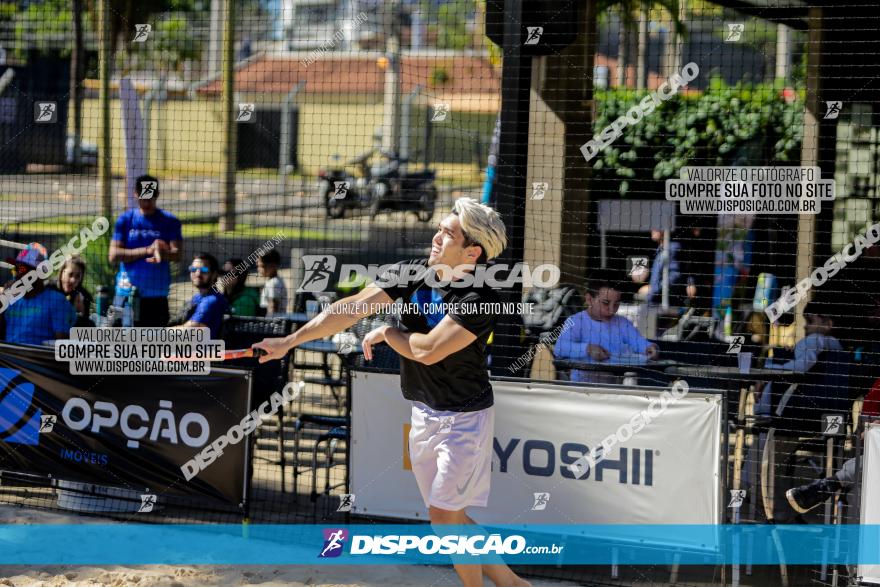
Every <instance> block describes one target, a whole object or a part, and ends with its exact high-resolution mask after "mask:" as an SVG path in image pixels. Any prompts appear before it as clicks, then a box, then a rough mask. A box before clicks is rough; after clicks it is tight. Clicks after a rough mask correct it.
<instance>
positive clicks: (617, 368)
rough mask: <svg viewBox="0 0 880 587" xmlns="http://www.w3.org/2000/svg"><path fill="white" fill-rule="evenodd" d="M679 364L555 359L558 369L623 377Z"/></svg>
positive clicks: (661, 369) (660, 361)
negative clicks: (600, 372)
mask: <svg viewBox="0 0 880 587" xmlns="http://www.w3.org/2000/svg"><path fill="white" fill-rule="evenodd" d="M678 364H679V363H678V362H677V361H670V360H666V359H661V360H659V361H643V362H626V361H610V360H609V361H577V360H572V359H554V360H553V365H554V366H555V367H556V368H557V369H577V370H579V371H603V372H605V373H613V374H615V375H623V374H624V373H628V372H630V371H636V372H638V371H666V370H667V369H670V368H672V367H674V366H676V365H678Z"/></svg>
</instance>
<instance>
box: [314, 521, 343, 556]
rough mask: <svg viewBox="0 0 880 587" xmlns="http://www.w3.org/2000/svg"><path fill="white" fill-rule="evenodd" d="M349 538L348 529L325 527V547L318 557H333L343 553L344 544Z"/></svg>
mask: <svg viewBox="0 0 880 587" xmlns="http://www.w3.org/2000/svg"><path fill="white" fill-rule="evenodd" d="M347 538H348V530H343V529H342V528H324V548H322V549H321V554H319V555H318V558H333V557H337V556H339V555H340V554H342V550H343V548H342V546H343V544H345V540H346V539H347Z"/></svg>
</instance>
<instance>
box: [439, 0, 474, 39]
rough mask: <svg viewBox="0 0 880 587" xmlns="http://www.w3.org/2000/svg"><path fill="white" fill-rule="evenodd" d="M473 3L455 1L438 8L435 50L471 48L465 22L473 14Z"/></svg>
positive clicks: (461, 0) (460, 0) (462, 0)
mask: <svg viewBox="0 0 880 587" xmlns="http://www.w3.org/2000/svg"><path fill="white" fill-rule="evenodd" d="M473 10H474V5H473V2H471V1H468V0H456V1H455V2H448V3H446V4H443V5H441V6H440V8H439V10H438V11H437V23H438V25H439V26H438V27H437V33H438V34H437V48H438V49H456V50H459V51H460V50H462V49H467V48H468V47H470V46H471V36H470V34H469V33H468V30H467V22H468V18H469V17H470V15H471V13H473Z"/></svg>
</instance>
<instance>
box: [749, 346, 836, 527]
mask: <svg viewBox="0 0 880 587" xmlns="http://www.w3.org/2000/svg"><path fill="white" fill-rule="evenodd" d="M852 365H853V357H852V356H851V355H850V353H848V352H847V351H825V352H823V353H821V354H820V355H819V357H818V360H817V362H816V365H815V366H814V367H813V368H812V369H811V370H810V371H809V374H810V375H811V376H810V377H808V378H807V381H806V382H805V383H801V384H792V385H789V386H788V387H787V388H786V389H785V390H780V389H776V388H774V390H773V395H772V396H771V400H772V401H771V403H772V412H771V415H770V416H769V418H766V419H763V420H762V419H760V417H758V418H756V420H755V426H754V428H755V429H757V430H761V431H763V432H765V433H766V435H767V440H766V442H765V444H764V451H763V454H762V456H761V490H762V494H763V502H764V510H765V513H766V515H767V518H768V520H773V518H774V511H773V510H774V507H773V506H774V501H775V477H776V461H775V458H776V457H775V453H776V446H775V444H776V442H777V441H779V440H780V439H785V440H789V441H794V442H795V446H794V449H793V450H792V451H791V452H790V453H789V454H788V455H787V456H786V459H785V463H784V467H783V469H782V471H783V474H784V476H786V477H789V478H791V477H792V476H793V471H794V467H795V465H796V463H797V459H798V457H805V458H813V459H823V458H824V459H825V463H824V465H825V466H824V470H833V469H834V464H835V460H837V461H838V462H840V458H841V454H842V451H843V441H844V440H845V437H846V430H847V423H848V422H849V420H850V418H851V414H852V409H853V398H852V397H851V395H850V394H851V391H850V371H851V369H852ZM835 455H837V458H836V459H835ZM826 523H828V520H826Z"/></svg>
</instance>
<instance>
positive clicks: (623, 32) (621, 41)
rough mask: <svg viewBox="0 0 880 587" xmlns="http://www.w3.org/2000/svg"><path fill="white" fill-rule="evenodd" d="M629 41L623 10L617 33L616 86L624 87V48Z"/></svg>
mask: <svg viewBox="0 0 880 587" xmlns="http://www.w3.org/2000/svg"><path fill="white" fill-rule="evenodd" d="M628 41H629V33H628V31H627V28H626V18H625V15H624V14H623V11H621V12H620V31H619V32H618V33H617V87H618V88H623V87H626V49H627V43H628Z"/></svg>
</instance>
